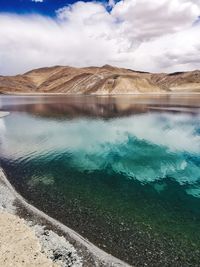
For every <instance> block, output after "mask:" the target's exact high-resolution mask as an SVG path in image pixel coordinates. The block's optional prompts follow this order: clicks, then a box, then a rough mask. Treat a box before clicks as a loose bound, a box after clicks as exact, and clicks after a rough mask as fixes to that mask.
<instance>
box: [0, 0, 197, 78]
mask: <svg viewBox="0 0 200 267" xmlns="http://www.w3.org/2000/svg"><path fill="white" fill-rule="evenodd" d="M110 3H111V2H110ZM111 5H112V6H113V8H112V10H111V12H108V11H107V9H106V7H105V6H104V5H103V4H102V3H99V2H87V3H85V2H76V3H75V4H73V5H69V6H66V7H63V8H62V9H59V10H57V12H56V18H49V17H45V16H39V15H14V14H0V73H1V74H15V73H20V72H25V71H27V70H29V69H32V68H37V67H41V66H51V65H73V66H88V65H97V66H100V65H104V64H113V65H117V66H123V67H128V68H133V69H140V70H146V71H178V70H184V69H188V70H189V69H194V68H200V61H199V60H198V54H199V48H200V39H199V38H197V36H198V35H199V33H200V24H199V23H197V20H198V16H199V14H200V1H199V0H196V1H195V0H193V1H192V0H160V1H156V0H124V1H120V2H118V3H116V4H115V3H114V1H112V3H111Z"/></svg>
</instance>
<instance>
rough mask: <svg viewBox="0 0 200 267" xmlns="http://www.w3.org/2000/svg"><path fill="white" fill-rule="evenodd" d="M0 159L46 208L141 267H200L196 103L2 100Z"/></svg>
mask: <svg viewBox="0 0 200 267" xmlns="http://www.w3.org/2000/svg"><path fill="white" fill-rule="evenodd" d="M0 105H1V110H6V111H10V112H11V113H10V115H9V116H7V117H4V118H1V119H0V158H1V165H2V167H3V168H4V169H5V171H6V173H7V175H8V178H9V179H10V181H11V182H12V183H13V185H14V186H15V187H16V188H17V190H18V191H20V192H21V194H22V195H23V196H24V197H25V198H26V199H27V200H28V201H29V202H31V203H33V204H34V205H35V206H37V207H39V208H40V209H41V210H43V211H45V212H46V213H48V214H50V215H51V216H53V217H55V218H57V219H59V220H60V221H62V222H63V223H64V224H66V225H68V226H70V227H71V228H73V229H74V230H76V231H78V232H79V233H80V234H82V235H83V236H84V237H86V238H88V239H89V240H90V241H92V242H94V243H95V244H96V245H98V246H99V247H101V248H103V249H104V250H106V251H108V252H109V253H112V254H113V255H115V256H117V257H119V258H121V259H122V260H124V261H126V262H128V263H130V264H132V265H135V266H145V264H147V265H148V266H200V260H199V259H200V251H199V248H200V96H195V97H192V96H183V97H176V96H173V97H153V96H152V97H151V98H150V97H5V96H4V97H1V98H0Z"/></svg>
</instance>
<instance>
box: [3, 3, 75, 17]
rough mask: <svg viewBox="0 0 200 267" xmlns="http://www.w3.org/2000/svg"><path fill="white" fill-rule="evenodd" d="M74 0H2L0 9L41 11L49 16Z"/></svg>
mask: <svg viewBox="0 0 200 267" xmlns="http://www.w3.org/2000/svg"><path fill="white" fill-rule="evenodd" d="M74 2H76V1H74V0H67V1H66V0H44V1H43V2H35V1H32V0H1V1H0V11H1V12H12V13H18V14H23V13H39V14H44V15H49V16H54V15H55V10H57V9H59V8H62V7H63V6H66V4H73V3H74Z"/></svg>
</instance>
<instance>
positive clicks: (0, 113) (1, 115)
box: [0, 111, 9, 118]
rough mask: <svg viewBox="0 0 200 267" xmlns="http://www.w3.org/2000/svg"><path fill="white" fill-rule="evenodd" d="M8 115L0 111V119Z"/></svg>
mask: <svg viewBox="0 0 200 267" xmlns="http://www.w3.org/2000/svg"><path fill="white" fill-rule="evenodd" d="M8 115H9V112H6V111H0V118H3V117H5V116H8Z"/></svg>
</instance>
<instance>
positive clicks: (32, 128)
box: [1, 113, 200, 197]
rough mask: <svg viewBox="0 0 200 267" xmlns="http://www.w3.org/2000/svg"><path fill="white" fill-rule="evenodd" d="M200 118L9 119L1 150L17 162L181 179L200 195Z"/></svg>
mask: <svg viewBox="0 0 200 267" xmlns="http://www.w3.org/2000/svg"><path fill="white" fill-rule="evenodd" d="M199 125H200V117H199V116H197V115H196V116H191V115H185V114H184V115H183V114H179V115H175V114H167V113H163V114H162V115H159V114H157V113H150V114H143V115H137V116H130V117H127V118H117V119H112V120H100V119H98V120H93V119H92V120H89V119H76V120H61V121H59V120H51V119H48V120H46V119H45V120H44V119H41V118H36V117H31V116H27V115H25V114H24V115H22V114H15V115H12V116H10V117H9V118H7V119H6V122H5V123H4V124H3V126H2V127H3V128H4V131H3V132H2V134H1V138H3V139H4V141H3V142H2V145H1V154H2V155H3V157H5V158H6V157H7V158H9V159H10V160H11V161H13V162H15V163H16V164H17V163H23V164H26V163H29V161H32V160H34V159H35V160H39V159H40V160H43V161H44V162H45V161H46V162H52V161H59V160H66V164H67V165H71V167H73V168H77V169H79V171H83V172H84V171H90V172H91V171H95V170H99V171H100V170H107V171H110V172H113V173H121V174H123V175H126V176H127V177H128V178H130V179H135V180H138V181H140V182H141V183H152V182H156V181H162V182H164V179H165V178H169V177H170V178H172V179H175V180H176V181H177V182H178V183H179V184H180V185H184V188H185V192H186V193H188V194H190V195H193V196H194V197H200V167H199V166H200V127H199Z"/></svg>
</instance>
